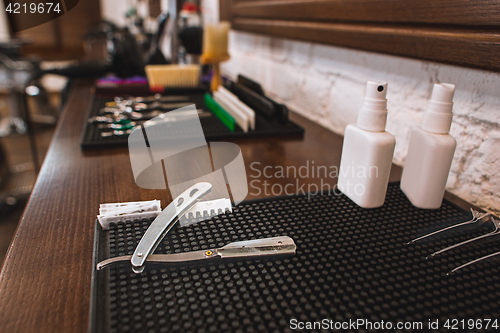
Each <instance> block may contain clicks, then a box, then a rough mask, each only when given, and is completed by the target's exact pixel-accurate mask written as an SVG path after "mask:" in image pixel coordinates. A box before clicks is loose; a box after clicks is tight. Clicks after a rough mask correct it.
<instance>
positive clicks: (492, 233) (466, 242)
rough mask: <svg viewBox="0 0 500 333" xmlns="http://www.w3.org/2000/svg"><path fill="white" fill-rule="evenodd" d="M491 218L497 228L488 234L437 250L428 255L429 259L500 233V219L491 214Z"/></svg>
mask: <svg viewBox="0 0 500 333" xmlns="http://www.w3.org/2000/svg"><path fill="white" fill-rule="evenodd" d="M490 220H491V222H493V226H494V227H495V230H493V231H492V232H489V233H487V234H484V235H481V236H478V237H475V238H472V239H468V240H466V241H463V242H460V243H458V244H454V245H451V246H448V247H445V248H444V249H441V250H439V251H436V252H434V253H432V254H431V255H430V256H428V257H427V259H428V258H431V257H435V256H437V255H438V254H441V253H444V252H446V251H449V250H453V249H456V248H457V247H460V246H462V245H465V244H469V243H472V242H475V241H477V240H480V239H484V238H487V237H491V236H495V235H498V234H500V221H498V220H496V219H495V218H493V216H490Z"/></svg>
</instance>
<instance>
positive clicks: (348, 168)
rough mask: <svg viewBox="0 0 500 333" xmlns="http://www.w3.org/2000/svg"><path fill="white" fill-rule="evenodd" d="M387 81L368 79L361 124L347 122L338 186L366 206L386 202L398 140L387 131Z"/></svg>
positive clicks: (355, 200)
mask: <svg viewBox="0 0 500 333" xmlns="http://www.w3.org/2000/svg"><path fill="white" fill-rule="evenodd" d="M386 94H387V82H371V81H368V83H367V86H366V95H365V99H364V102H363V106H362V107H361V110H360V111H359V115H358V122H357V125H353V124H350V125H347V127H346V130H345V136H344V145H343V147H342V158H341V161H340V172H339V180H338V189H339V190H340V191H342V192H343V193H344V194H345V195H346V196H348V197H349V198H350V199H351V200H352V201H354V202H355V203H356V204H357V205H358V206H360V207H363V208H375V207H380V206H382V205H383V204H384V201H385V194H386V192H387V185H388V183H389V175H390V172H391V166H392V157H393V155H394V147H395V145H396V139H395V138H394V136H393V135H392V134H390V133H388V132H386V131H385V125H386V122H387V99H386Z"/></svg>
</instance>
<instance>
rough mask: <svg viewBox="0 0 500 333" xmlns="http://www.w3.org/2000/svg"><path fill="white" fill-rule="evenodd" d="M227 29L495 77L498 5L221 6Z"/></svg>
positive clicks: (408, 0)
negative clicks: (486, 72)
mask: <svg viewBox="0 0 500 333" xmlns="http://www.w3.org/2000/svg"><path fill="white" fill-rule="evenodd" d="M220 15H221V19H225V20H229V21H231V24H232V27H233V29H236V30H242V31H249V32H255V33H261V34H266V35H273V36H280V37H287V38H293V39H300V40H304V41H311V42H318V43H325V44H331V45H338V46H343V47H349V48H355V49H361V50H367V51H375V52H381V53H388V54H394V55H400V56H406V57H412V58H418V59H425V60H431V61H438V62H443V63H449V64H455V65H460V66H467V67H475V68H482V69H487V70H493V71H500V56H499V55H500V53H499V51H500V2H498V1H491V0H488V1H468V0H456V1H447V0H419V1H413V0H323V1H318V0H271V1H253V0H221V1H220Z"/></svg>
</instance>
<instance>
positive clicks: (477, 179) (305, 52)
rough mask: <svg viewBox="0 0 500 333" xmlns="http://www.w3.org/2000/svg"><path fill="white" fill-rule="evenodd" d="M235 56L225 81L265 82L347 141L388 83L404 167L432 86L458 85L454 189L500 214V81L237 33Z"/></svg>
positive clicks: (489, 75) (398, 159) (398, 157)
mask: <svg viewBox="0 0 500 333" xmlns="http://www.w3.org/2000/svg"><path fill="white" fill-rule="evenodd" d="M230 54H231V60H229V61H228V62H226V63H225V64H223V66H222V68H223V72H224V74H226V75H229V76H231V77H235V76H236V75H237V74H239V73H242V74H244V75H247V76H248V77H250V78H253V79H255V80H257V81H259V82H260V83H261V84H262V85H263V86H264V89H265V90H266V92H267V93H268V94H270V95H271V96H272V97H274V98H276V99H277V100H280V101H282V102H285V103H286V104H287V105H288V106H289V107H290V108H291V109H293V110H295V111H298V112H299V113H301V114H302V115H304V116H306V117H307V118H309V119H311V120H313V121H315V122H317V123H319V124H321V125H322V126H324V127H326V128H329V129H331V130H332V131H334V132H336V133H340V134H343V133H344V129H345V126H346V125H347V124H349V123H354V122H356V119H357V115H358V110H359V108H360V107H361V104H362V102H363V96H364V89H365V83H366V81H367V80H372V81H373V80H382V81H387V82H388V83H389V86H388V93H387V99H388V110H389V116H388V123H387V131H389V132H390V133H392V134H394V135H395V136H396V141H397V143H396V151H395V154H394V162H395V163H396V164H398V165H403V164H404V160H405V155H406V151H407V147H408V139H409V137H408V136H409V132H410V127H412V126H418V125H419V124H420V122H421V120H422V114H423V111H424V110H425V109H426V107H427V103H428V100H429V98H430V95H431V91H432V86H433V84H434V83H437V82H448V83H453V84H455V85H456V92H455V99H454V102H455V105H454V118H453V125H452V127H451V134H452V135H453V136H454V137H455V138H456V139H457V151H456V153H455V158H454V161H453V164H452V167H451V173H450V176H449V178H448V184H447V189H448V190H449V191H451V192H453V193H454V194H456V195H458V196H460V197H462V198H463V199H465V200H468V201H470V202H473V203H475V204H477V205H479V206H481V207H483V208H485V209H489V210H492V211H495V212H496V213H499V212H500V126H499V122H500V74H498V73H493V72H488V71H481V70H475V69H468V68H461V67H455V66H448V65H442V64H437V63H433V62H427V61H420V60H413V59H408V58H402V57H396V56H390V55H382V54H377V53H371V52H364V51H356V50H350V49H345V48H340V47H332V46H325V45H319V44H313V43H306V42H299V41H291V40H286V39H280V38H272V37H265V36H260V35H256V34H250V33H243V32H235V31H232V32H231V34H230Z"/></svg>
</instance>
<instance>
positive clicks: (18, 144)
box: [0, 0, 218, 261]
mask: <svg viewBox="0 0 500 333" xmlns="http://www.w3.org/2000/svg"><path fill="white" fill-rule="evenodd" d="M73 2H74V1H73ZM66 5H67V6H68V3H67V1H66ZM0 7H1V8H0V261H3V258H4V256H5V253H6V252H7V249H8V246H9V244H10V241H11V239H12V236H13V234H14V232H15V230H16V227H17V223H18V221H19V219H20V217H21V216H22V212H23V210H24V207H25V205H26V202H27V199H28V197H29V194H30V192H31V190H32V188H33V186H34V184H35V181H36V176H37V172H38V170H39V168H40V166H41V164H42V163H43V160H44V157H45V154H46V152H47V149H48V147H49V144H50V142H51V138H52V135H53V133H54V129H55V127H56V124H57V120H58V117H59V114H60V112H61V110H62V109H63V108H64V105H65V101H66V97H67V94H68V91H69V88H70V86H71V82H72V79H75V78H91V77H103V76H105V77H106V78H107V79H108V81H107V82H108V83H109V82H116V81H119V80H121V79H123V78H135V77H138V78H141V77H143V76H144V72H143V71H144V65H145V64H167V63H198V62H199V54H200V53H201V40H202V28H201V27H202V24H203V22H204V21H207V22H211V21H213V22H216V21H217V20H218V1H216V0H209V1H204V2H203V3H201V0H188V1H182V0H173V1H169V0H80V1H79V2H78V3H77V4H76V6H74V7H73V8H71V10H68V11H67V12H66V13H65V14H64V15H62V16H60V17H58V18H56V19H53V20H51V21H49V22H46V23H43V24H40V25H38V26H35V27H32V28H29V29H26V30H23V31H19V32H13V31H12V30H13V29H12V27H16V26H17V27H19V26H23V25H25V24H29V21H26V20H31V19H32V17H31V16H29V15H24V16H23V15H17V16H14V15H12V16H10V15H9V16H8V15H7V13H6V10H5V8H4V4H3V2H2V3H0ZM64 10H65V11H66V8H65V9H64ZM202 13H203V14H202ZM23 20H24V21H23ZM139 80H140V79H139Z"/></svg>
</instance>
